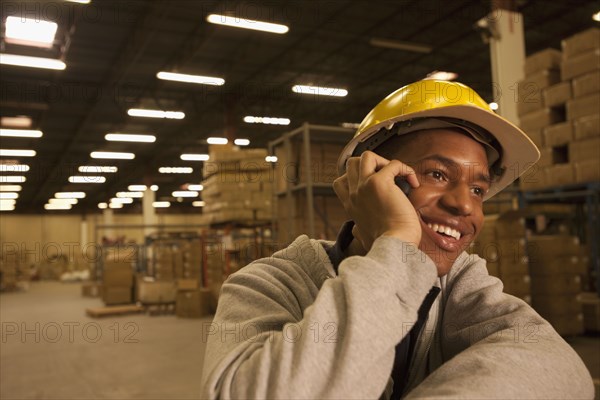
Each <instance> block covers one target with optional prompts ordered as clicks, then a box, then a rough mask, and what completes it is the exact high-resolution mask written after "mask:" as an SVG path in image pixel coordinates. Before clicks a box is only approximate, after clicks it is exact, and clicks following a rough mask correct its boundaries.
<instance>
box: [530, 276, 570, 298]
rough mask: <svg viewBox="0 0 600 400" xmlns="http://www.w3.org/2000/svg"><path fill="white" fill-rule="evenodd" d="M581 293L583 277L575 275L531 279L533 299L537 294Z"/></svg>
mask: <svg viewBox="0 0 600 400" xmlns="http://www.w3.org/2000/svg"><path fill="white" fill-rule="evenodd" d="M579 292H581V276H579V275H574V274H554V275H536V276H534V277H533V278H532V279H531V293H532V294H533V298H534V299H535V296H536V295H537V294H547V295H560V294H576V293H579Z"/></svg>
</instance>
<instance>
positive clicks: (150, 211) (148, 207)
mask: <svg viewBox="0 0 600 400" xmlns="http://www.w3.org/2000/svg"><path fill="white" fill-rule="evenodd" d="M155 199H156V195H155V193H154V192H153V191H152V190H150V188H149V187H148V189H146V191H144V197H143V198H142V223H143V224H144V225H156V224H157V223H158V219H157V217H156V210H155V209H154V207H153V206H152V203H154V201H155ZM155 230H156V228H144V238H145V237H146V236H148V235H149V234H151V233H152V232H154V231H155Z"/></svg>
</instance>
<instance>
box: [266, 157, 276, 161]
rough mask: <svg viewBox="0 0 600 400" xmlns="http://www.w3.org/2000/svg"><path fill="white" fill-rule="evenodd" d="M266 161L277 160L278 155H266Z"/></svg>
mask: <svg viewBox="0 0 600 400" xmlns="http://www.w3.org/2000/svg"><path fill="white" fill-rule="evenodd" d="M265 161H266V162H277V156H266V157H265Z"/></svg>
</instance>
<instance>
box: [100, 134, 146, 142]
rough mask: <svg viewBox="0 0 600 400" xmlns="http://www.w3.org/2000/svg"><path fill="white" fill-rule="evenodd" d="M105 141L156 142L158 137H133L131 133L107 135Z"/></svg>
mask: <svg viewBox="0 0 600 400" xmlns="http://www.w3.org/2000/svg"><path fill="white" fill-rule="evenodd" d="M104 139H106V140H108V141H109V142H141V143H154V142H156V136H154V135H133V134H129V133H107V134H106V135H104Z"/></svg>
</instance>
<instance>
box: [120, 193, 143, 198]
mask: <svg viewBox="0 0 600 400" xmlns="http://www.w3.org/2000/svg"><path fill="white" fill-rule="evenodd" d="M117 197H129V198H130V199H141V198H142V197H144V192H117Z"/></svg>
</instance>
